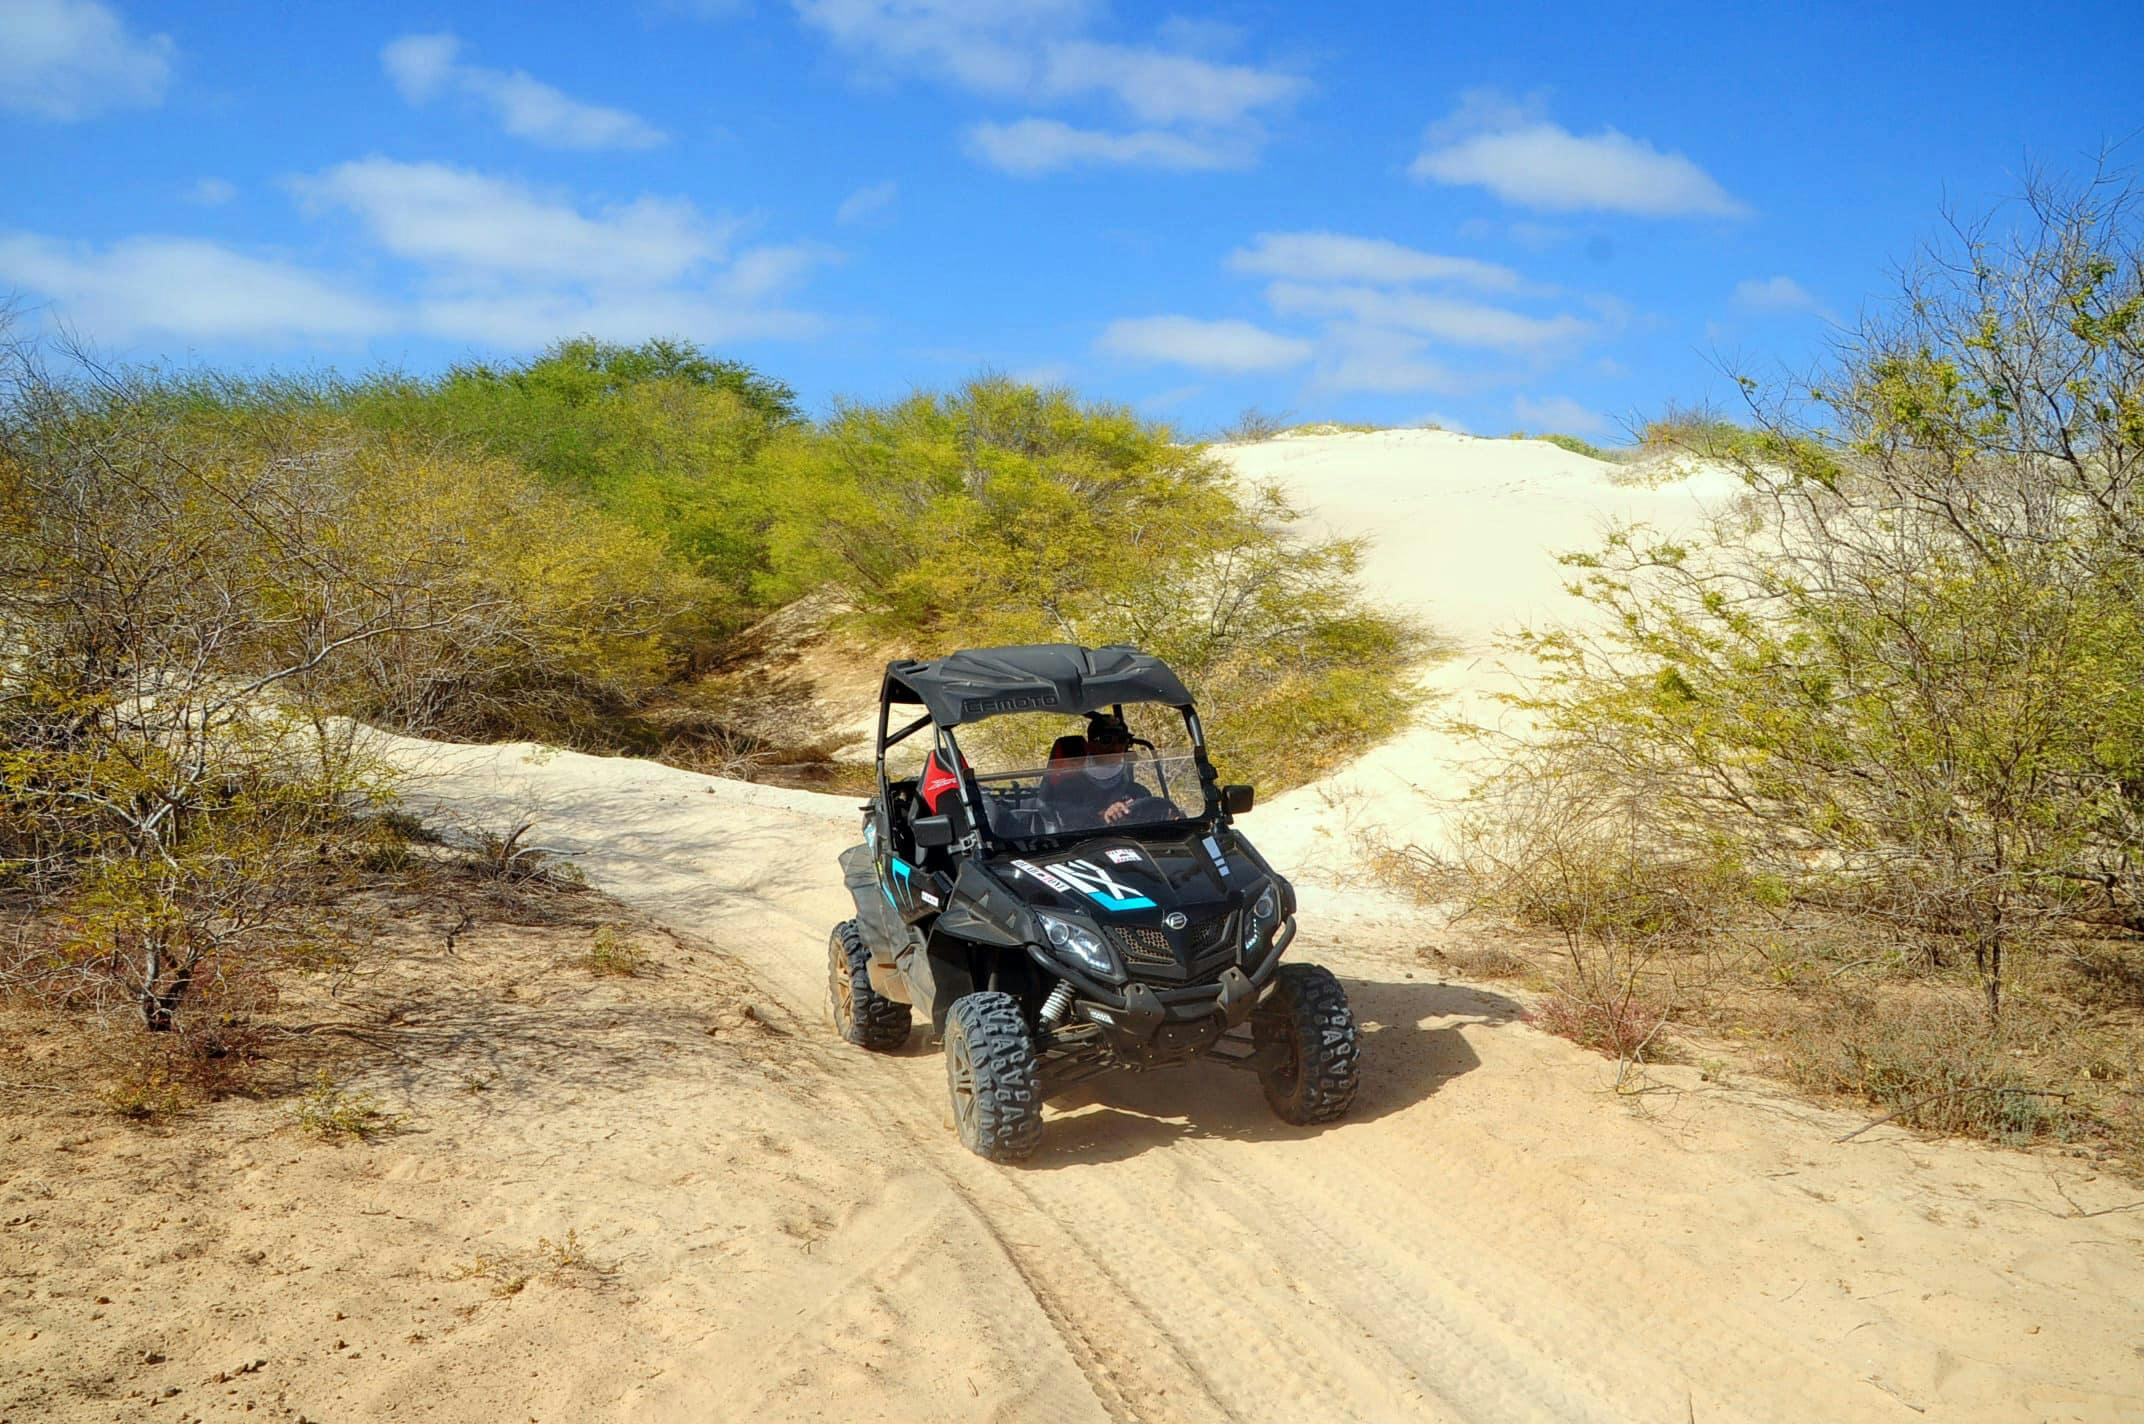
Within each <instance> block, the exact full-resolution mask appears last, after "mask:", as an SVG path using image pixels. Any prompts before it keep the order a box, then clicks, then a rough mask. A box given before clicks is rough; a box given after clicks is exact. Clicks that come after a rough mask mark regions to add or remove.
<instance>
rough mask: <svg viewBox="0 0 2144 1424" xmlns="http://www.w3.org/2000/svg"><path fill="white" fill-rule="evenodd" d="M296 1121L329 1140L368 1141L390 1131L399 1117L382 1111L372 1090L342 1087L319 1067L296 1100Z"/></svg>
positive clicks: (398, 1121) (332, 1076)
mask: <svg viewBox="0 0 2144 1424" xmlns="http://www.w3.org/2000/svg"><path fill="white" fill-rule="evenodd" d="M297 1121H298V1126H299V1127H300V1128H302V1129H304V1130H305V1131H307V1132H310V1133H312V1134H313V1135H314V1136H316V1137H324V1138H326V1139H328V1140H329V1141H331V1142H340V1141H345V1140H348V1139H351V1138H355V1139H356V1140H357V1141H360V1142H369V1141H371V1140H372V1139H373V1138H375V1137H377V1136H379V1135H380V1134H381V1133H383V1132H389V1131H392V1130H393V1129H394V1127H395V1126H396V1125H397V1124H398V1123H400V1122H401V1121H402V1119H401V1117H400V1116H399V1115H396V1114H390V1113H387V1112H385V1111H383V1110H382V1109H381V1108H380V1104H379V1100H378V1099H377V1098H375V1097H373V1095H372V1094H370V1093H352V1092H348V1091H346V1090H345V1089H344V1088H343V1087H342V1086H341V1085H340V1084H338V1083H337V1082H336V1081H335V1075H334V1074H332V1073H330V1072H329V1071H328V1070H327V1069H325V1068H323V1069H321V1070H320V1072H319V1074H318V1075H317V1076H316V1077H315V1078H314V1079H313V1086H312V1087H310V1088H308V1089H307V1090H306V1092H305V1096H304V1097H302V1098H300V1099H299V1100H298V1112H297Z"/></svg>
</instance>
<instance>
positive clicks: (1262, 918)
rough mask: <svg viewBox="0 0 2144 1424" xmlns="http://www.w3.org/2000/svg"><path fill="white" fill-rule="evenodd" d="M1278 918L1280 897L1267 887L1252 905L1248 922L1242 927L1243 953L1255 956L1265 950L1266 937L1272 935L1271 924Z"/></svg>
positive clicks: (1271, 888)
mask: <svg viewBox="0 0 2144 1424" xmlns="http://www.w3.org/2000/svg"><path fill="white" fill-rule="evenodd" d="M1279 918H1280V896H1278V895H1276V894H1275V893H1274V892H1273V887H1272V886H1271V885H1268V886H1267V887H1266V888H1265V892H1264V893H1263V894H1261V895H1260V896H1259V897H1258V899H1257V901H1256V902H1255V903H1253V904H1252V906H1251V917H1250V920H1249V921H1248V922H1247V923H1246V924H1245V925H1244V927H1243V952H1244V953H1245V954H1256V953H1257V952H1258V951H1259V950H1261V949H1263V948H1265V943H1266V936H1267V935H1270V934H1271V933H1273V923H1274V921H1276V920H1278V919H1279Z"/></svg>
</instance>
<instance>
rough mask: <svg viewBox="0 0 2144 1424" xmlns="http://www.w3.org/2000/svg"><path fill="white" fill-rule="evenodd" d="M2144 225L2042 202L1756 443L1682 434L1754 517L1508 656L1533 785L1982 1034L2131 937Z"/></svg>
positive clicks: (1645, 549)
mask: <svg viewBox="0 0 2144 1424" xmlns="http://www.w3.org/2000/svg"><path fill="white" fill-rule="evenodd" d="M2135 212H2136V209H2135V208H2134V206H2133V205H2132V204H2131V203H2130V202H2129V201H2128V199H2127V198H2126V197H2121V196H2117V195H2111V194H2110V192H2109V191H2108V190H2106V189H2103V188H2096V187H2095V188H2091V189H2086V190H2082V191H2078V192H2073V193H2057V192H2053V191H2049V190H2045V189H2042V190H2036V191H2034V192H2032V193H2030V194H2029V195H2028V210H2027V213H2026V215H2025V219H2024V221H2023V222H2021V223H2020V224H2018V225H2017V226H2016V228H2015V229H2014V230H2013V231H2012V232H2011V233H2010V234H2009V235H2008V236H2007V237H2005V238H2004V239H2002V240H2001V242H2000V243H1999V242H1998V241H1997V239H1996V238H1994V237H1992V236H1990V235H1989V234H1990V233H1993V232H1995V231H1996V229H1992V228H1991V229H1989V230H1988V231H1987V232H1985V233H1981V234H1976V235H1972V236H1968V237H1966V238H1963V239H1961V244H1962V247H1961V250H1958V251H1953V252H1947V253H1941V254H1937V255H1936V256H1935V257H1933V258H1931V260H1930V261H1929V262H1928V263H1927V264H1926V265H1925V266H1924V268H1922V269H1921V270H1918V271H1916V272H1915V273H1914V274H1913V275H1912V278H1911V280H1910V283H1909V289H1908V292H1907V294H1906V296H1905V298H1904V299H1903V300H1902V301H1901V302H1900V303H1899V304H1898V306H1897V307H1896V309H1895V310H1893V311H1891V312H1889V313H1878V314H1876V315H1873V316H1871V317H1870V318H1869V319H1868V320H1867V322H1866V323H1865V325H1864V326H1863V328H1862V330H1861V331H1860V332H1859V333H1858V335H1857V336H1855V337H1853V338H1850V339H1848V340H1847V341H1846V342H1845V343H1844V344H1843V345H1842V346H1841V348H1840V350H1839V352H1838V357H1837V361H1836V364H1835V365H1834V366H1833V367H1832V369H1830V370H1829V371H1827V372H1825V373H1823V374H1821V375H1820V376H1819V377H1818V378H1817V379H1816V380H1815V381H1814V382H1813V383H1812V384H1811V385H1810V386H1809V387H1807V388H1806V389H1802V390H1797V391H1789V392H1786V393H1785V394H1783V395H1781V396H1779V397H1776V398H1769V399H1767V398H1761V397H1760V394H1759V392H1758V388H1757V386H1756V383H1755V382H1754V381H1750V382H1748V383H1747V386H1746V388H1747V389H1748V390H1749V391H1750V392H1751V395H1752V401H1753V406H1752V411H1753V417H1752V425H1751V427H1750V428H1748V429H1746V430H1738V429H1736V428H1734V427H1730V426H1726V425H1725V424H1724V423H1723V422H1719V421H1717V420H1709V419H1708V420H1690V419H1687V418H1686V419H1683V420H1682V421H1681V422H1680V424H1681V428H1682V429H1683V430H1684V432H1685V433H1686V434H1689V433H1691V432H1694V435H1692V437H1691V438H1693V439H1696V440H1697V441H1699V448H1701V449H1702V451H1703V452H1704V453H1705V454H1707V455H1709V456H1710V457H1711V458H1713V459H1716V460H1721V461H1724V462H1726V463H1727V464H1728V465H1730V466H1731V467H1732V468H1733V469H1735V470H1736V472H1737V473H1738V474H1739V475H1740V476H1741V478H1742V479H1743V481H1744V483H1745V484H1746V485H1747V487H1748V490H1749V495H1748V497H1747V498H1746V499H1745V500H1743V501H1741V502H1740V503H1739V504H1738V505H1736V506H1734V507H1732V508H1729V509H1726V510H1723V511H1722V512H1721V513H1720V514H1719V516H1718V518H1717V519H1716V520H1715V521H1714V522H1713V523H1712V525H1711V526H1710V527H1709V528H1707V529H1705V530H1703V531H1701V532H1699V533H1697V534H1695V535H1691V536H1678V537H1673V538H1669V537H1663V536H1661V535H1658V534H1655V533H1652V532H1650V531H1646V530H1643V529H1624V530H1620V531H1617V532H1616V533H1615V534H1613V535H1612V536H1611V537H1610V538H1609V539H1608V541H1607V542H1606V544H1605V545H1604V546H1603V547H1602V548H1601V549H1599V550H1597V551H1595V552H1592V553H1588V554H1584V555H1574V556H1572V557H1571V558H1570V559H1569V560H1568V562H1569V563H1570V564H1572V565H1573V566H1574V568H1575V569H1576V570H1577V571H1578V578H1579V583H1578V587H1579V590H1580V592H1581V593H1582V596H1583V597H1584V598H1585V599H1586V600H1587V601H1588V602H1589V603H1591V604H1592V605H1593V608H1594V609H1595V610H1596V611H1597V613H1598V614H1599V615H1602V616H1599V617H1596V618H1593V619H1591V620H1587V621H1584V622H1581V623H1577V624H1574V625H1573V626H1571V627H1568V628H1565V629H1562V630H1559V631H1553V632H1549V633H1545V634H1541V635H1537V636H1532V637H1528V638H1524V639H1522V640H1521V642H1522V645H1523V646H1524V648H1525V649H1526V650H1527V651H1528V652H1530V653H1532V654H1534V655H1535V656H1537V657H1538V658H1539V659H1540V660H1541V663H1542V665H1543V666H1544V667H1545V668H1546V673H1545V676H1544V678H1543V680H1542V681H1541V682H1540V683H1539V684H1538V686H1537V687H1536V689H1535V691H1534V694H1533V695H1531V696H1530V697H1529V698H1527V699H1524V701H1525V705H1526V707H1527V708H1528V710H1529V711H1530V712H1531V713H1532V714H1533V715H1534V717H1535V719H1536V721H1537V723H1538V725H1539V727H1540V728H1541V729H1542V735H1541V736H1540V738H1539V739H1537V741H1536V743H1535V745H1534V746H1533V747H1532V748H1530V749H1528V750H1527V751H1525V752H1523V753H1522V754H1521V755H1520V759H1519V760H1518V761H1517V762H1516V763H1515V767H1516V768H1518V769H1519V772H1518V774H1522V775H1524V776H1525V777H1527V778H1528V779H1530V780H1532V781H1534V782H1536V783H1539V782H1541V781H1542V773H1543V769H1544V768H1547V769H1548V770H1549V771H1550V772H1551V773H1552V774H1553V776H1554V777H1557V778H1562V779H1564V781H1566V782H1567V784H1569V785H1572V786H1577V787H1584V788H1587V794H1589V795H1594V794H1599V793H1600V792H1601V791H1602V789H1603V788H1605V789H1606V791H1607V793H1608V794H1612V795H1613V796H1614V797H1615V798H1617V801H1618V804H1619V805H1621V806H1623V807H1626V808H1630V809H1631V811H1632V815H1633V827H1634V829H1632V831H1631V832H1630V834H1631V835H1632V837H1634V839H1635V840H1636V841H1637V842H1638V843H1639V844H1641V845H1643V846H1644V847H1645V850H1646V855H1647V857H1648V858H1649V859H1653V860H1664V861H1668V862H1682V863H1692V862H1710V861H1722V860H1724V861H1726V862H1729V863H1732V864H1733V865H1735V866H1736V867H1738V868H1739V870H1740V872H1741V873H1743V874H1744V875H1746V876H1747V878H1748V879H1749V882H1750V883H1751V884H1752V885H1759V884H1761V885H1766V886H1771V887H1776V888H1777V890H1778V892H1779V894H1780V895H1781V896H1783V897H1784V898H1785V899H1786V900H1789V901H1792V902H1796V903H1799V904H1801V905H1803V906H1805V907H1811V908H1821V909H1826V910H1844V911H1850V912H1852V913H1854V914H1857V915H1860V916H1864V917H1871V918H1874V919H1876V920H1878V921H1880V922H1882V923H1884V924H1886V925H1888V926H1890V927H1891V928H1892V929H1893V930H1894V932H1896V933H1897V934H1899V935H1900V936H1901V937H1903V938H1905V939H1907V940H1909V941H1910V942H1912V943H1914V944H1915V945H1917V946H1918V947H1919V949H1920V951H1921V953H1922V954H1923V955H1924V956H1925V958H1926V959H1927V961H1928V962H1930V963H1931V964H1942V963H1945V962H1948V961H1950V960H1952V959H1958V960H1963V961H1965V962H1968V963H1970V964H1971V965H1972V966H1973V967H1974V969H1975V970H1976V972H1977V974H1978V976H1979V979H1980V982H1981V983H1982V986H1983V989H1984V993H1985V997H1986V1010H1987V1013H1988V1015H1989V1017H1990V1018H1991V1019H1992V1018H1994V1017H1996V1016H1998V1015H1999V1013H2000V1011H2001V1001H2002V988H2003V984H2004V976H2005V969H2006V965H2008V963H2009V962H2010V961H2011V959H2012V958H2013V957H2014V956H2015V955H2017V954H2018V953H2020V952H2029V951H2032V950H2034V949H2037V948H2039V947H2041V946H2044V945H2046V944H2048V943H2050V942H2051V941H2055V940H2059V939H2061V938H2063V937H2065V936H2067V935H2071V934H2074V933H2076V932H2077V930H2078V929H2079V928H2080V926H2082V925H2084V924H2085V923H2086V922H2097V923H2100V924H2113V925H2119V926H2121V927H2123V928H2124V929H2125V930H2133V929H2134V928H2135V927H2136V926H2137V925H2138V924H2140V923H2144V875H2140V870H2139V867H2140V866H2144V857H2140V855H2139V851H2140V850H2144V834H2140V833H2144V503H2140V501H2139V499H2138V497H2137V490H2138V488H2139V482H2138V478H2137V477H2138V474H2139V473H2140V472H2144V385H2140V384H2139V380H2138V372H2139V371H2140V370H2144V244H2140V241H2139V235H2138V231H2137V226H2136V222H2135V218H2134V214H2135Z"/></svg>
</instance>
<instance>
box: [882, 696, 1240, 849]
mask: <svg viewBox="0 0 2144 1424" xmlns="http://www.w3.org/2000/svg"><path fill="white" fill-rule="evenodd" d="M888 681H889V682H890V681H891V678H890V677H889V679H888ZM1160 705H1163V706H1170V707H1171V708H1172V710H1174V711H1175V712H1176V713H1177V714H1178V715H1179V716H1181V717H1182V718H1183V719H1184V730H1185V731H1186V732H1187V733H1188V734H1189V735H1190V737H1191V755H1192V764H1193V765H1194V766H1196V767H1197V768H1198V775H1199V792H1200V795H1201V797H1202V798H1203V801H1204V805H1205V810H1204V812H1203V813H1202V814H1200V815H1197V816H1186V817H1182V818H1179V819H1174V820H1171V821H1167V822H1159V823H1152V824H1163V825H1183V824H1187V823H1190V824H1195V823H1198V822H1201V821H1204V820H1206V819H1207V818H1208V817H1209V816H1212V815H1214V814H1215V812H1216V809H1217V808H1220V807H1221V805H1222V798H1221V787H1220V783H1219V775H1218V773H1217V772H1216V771H1215V770H1214V765H1213V763H1212V762H1211V761H1209V760H1208V759H1207V756H1206V729H1205V728H1204V726H1202V725H1201V724H1200V722H1199V714H1198V709H1197V708H1195V707H1193V706H1192V705H1191V704H1190V703H1188V702H1185V703H1180V704H1168V703H1163V704H1160ZM1032 710H1035V711H1056V710H1058V709H1055V708H1035V709H1032ZM1088 710H1089V711H1090V712H1096V713H1098V712H1100V711H1102V710H1103V709H1102V708H1100V707H1095V708H1091V709H1088ZM892 711H893V704H892V702H891V701H890V700H889V699H888V698H886V697H885V696H884V695H881V696H880V698H879V704H878V738H877V743H876V746H875V748H874V751H873V757H872V762H873V768H874V770H875V771H876V773H877V780H878V795H879V804H880V805H889V804H890V798H891V796H892V794H893V780H892V778H890V777H888V776H887V775H886V749H887V748H888V747H892V746H898V745H899V744H900V743H902V742H904V741H906V740H908V738H910V737H912V736H914V735H915V734H916V733H917V732H920V731H922V730H923V729H924V728H926V727H929V728H930V729H931V731H932V733H933V736H932V743H931V749H932V751H933V752H935V753H937V755H938V765H939V766H940V767H942V768H944V769H945V770H947V771H950V772H951V773H952V774H953V779H954V781H955V782H956V783H957V784H958V786H959V789H960V802H961V809H962V810H963V811H965V812H966V813H967V820H968V829H969V835H970V836H971V837H976V838H983V837H987V838H988V839H990V840H992V841H996V842H1000V843H1003V844H1007V845H1010V844H1013V843H1014V842H1013V841H1012V840H1008V838H1007V837H1005V836H1003V835H1000V834H997V833H996V832H994V831H992V830H991V829H990V818H989V816H988V815H987V814H986V813H985V812H984V810H983V803H982V794H983V793H982V786H981V783H980V781H979V780H978V778H977V777H976V774H975V769H974V768H973V767H971V766H970V765H969V764H968V759H967V758H966V757H965V756H963V755H962V754H961V750H960V744H959V743H958V742H957V741H955V740H954V739H953V729H952V728H950V727H942V726H939V725H938V724H937V722H936V720H935V719H934V718H933V717H932V715H931V713H929V712H928V711H926V712H924V713H923V714H922V715H921V716H919V717H917V718H915V719H914V720H913V721H910V722H908V723H906V724H905V725H903V726H901V727H899V728H891V727H890V726H889V724H890V723H891V721H892V716H891V714H892ZM1108 711H1109V713H1110V715H1112V716H1114V717H1115V718H1116V719H1117V720H1118V721H1119V722H1122V721H1123V720H1124V704H1123V703H1121V702H1117V703H1111V704H1109V705H1108ZM1068 715H1072V716H1080V715H1086V714H1084V713H1071V714H1068ZM977 720H980V719H977ZM1131 745H1133V746H1135V747H1145V748H1146V749H1147V753H1148V755H1149V756H1150V757H1152V758H1154V760H1155V762H1156V763H1157V766H1158V763H1159V760H1160V754H1159V752H1158V751H1157V750H1156V748H1155V746H1154V744H1153V743H1152V742H1151V741H1149V740H1147V739H1146V738H1145V737H1133V738H1132V739H1131ZM1004 774H1011V773H1004ZM1159 775H1160V776H1161V779H1162V782H1163V788H1162V790H1163V794H1164V795H1166V794H1167V789H1168V788H1167V780H1168V774H1167V772H1165V771H1162V772H1160V773H1159ZM1220 814H1221V815H1222V817H1223V819H1226V815H1227V813H1226V811H1225V810H1221V811H1220Z"/></svg>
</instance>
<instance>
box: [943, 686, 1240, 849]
mask: <svg viewBox="0 0 2144 1424" xmlns="http://www.w3.org/2000/svg"><path fill="white" fill-rule="evenodd" d="M1155 710H1165V711H1167V712H1168V713H1169V714H1170V717H1169V721H1164V720H1163V719H1160V718H1149V717H1141V716H1138V715H1137V713H1136V710H1135V709H1133V708H1127V709H1126V712H1127V714H1128V720H1130V722H1131V725H1132V730H1131V736H1132V739H1133V740H1132V742H1131V744H1130V745H1128V746H1127V745H1123V744H1122V743H1121V742H1118V741H1117V740H1116V739H1115V738H1112V737H1108V736H1106V735H1105V736H1103V737H1100V738H1098V739H1097V740H1095V741H1094V742H1093V743H1091V744H1090V743H1089V741H1088V738H1087V736H1086V733H1087V732H1089V731H1093V730H1094V728H1092V727H1090V726H1087V725H1086V724H1083V723H1081V722H1079V721H1076V720H1074V719H1071V718H1057V717H1048V716H1045V717H1037V718H1033V719H1027V718H1020V719H1006V721H1007V722H1013V721H1023V722H1030V723H1031V725H1029V726H1026V727H1022V728H1020V729H1019V730H1018V732H1016V733H1013V734H1012V735H1007V732H1011V731H1012V729H1011V728H1009V727H1008V728H1007V729H1006V731H1005V732H1000V733H998V735H996V736H993V737H990V738H980V737H978V738H975V739H974V740H975V741H976V742H977V743H978V744H979V745H976V746H975V748H974V750H973V752H972V761H971V771H972V774H973V775H974V777H975V784H976V788H977V790H978V791H980V792H981V793H982V802H983V806H982V809H983V816H984V819H985V820H986V821H987V822H988V824H989V829H990V832H991V834H993V835H995V836H997V837H998V838H999V839H1001V840H1028V839H1032V838H1034V837H1037V836H1077V835H1088V834H1092V833H1096V832H1102V831H1111V830H1129V829H1132V828H1135V827H1139V826H1152V825H1159V824H1166V823H1170V822H1178V821H1188V820H1196V819H1199V818H1201V817H1203V816H1205V815H1206V813H1207V804H1206V792H1205V789H1204V788H1203V787H1202V786H1201V785H1200V782H1199V769H1198V758H1197V754H1196V753H1195V752H1194V751H1193V749H1192V747H1191V743H1190V738H1189V735H1188V734H1187V733H1186V731H1185V729H1184V725H1183V721H1182V719H1181V717H1180V716H1179V715H1177V714H1176V713H1175V711H1174V709H1155ZM1171 721H1173V726H1172V725H1170V722H1171ZM1060 724H1061V725H1060ZM1119 735H1121V734H1119Z"/></svg>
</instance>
